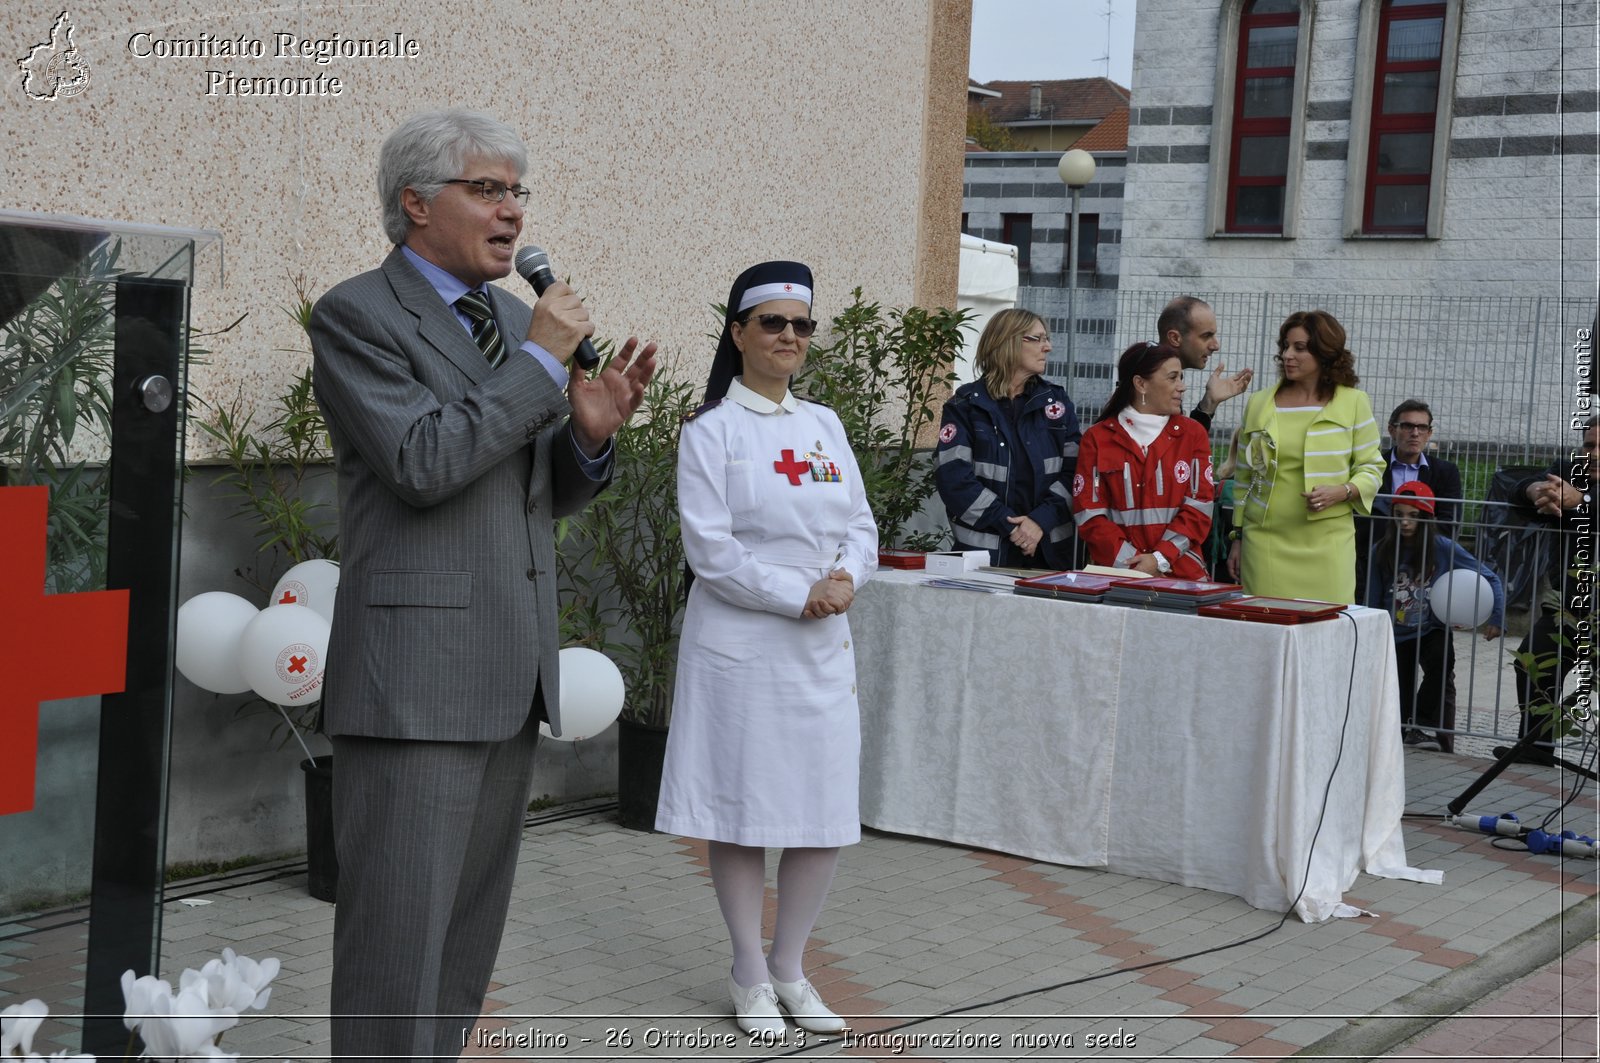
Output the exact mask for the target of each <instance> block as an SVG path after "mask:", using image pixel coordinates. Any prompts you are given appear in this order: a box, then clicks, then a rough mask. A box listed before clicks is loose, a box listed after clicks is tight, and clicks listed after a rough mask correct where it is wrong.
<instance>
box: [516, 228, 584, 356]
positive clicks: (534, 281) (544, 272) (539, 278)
mask: <svg viewBox="0 0 1600 1063" xmlns="http://www.w3.org/2000/svg"><path fill="white" fill-rule="evenodd" d="M515 261H516V264H517V272H518V273H520V274H522V279H523V280H525V281H527V282H528V283H529V284H531V285H533V290H534V293H535V294H537V295H543V294H544V292H545V289H546V288H548V287H550V285H552V284H554V283H555V282H556V275H555V274H554V273H551V272H550V255H549V254H548V253H547V252H546V251H545V249H544V248H542V247H534V246H532V245H529V246H528V247H524V248H522V249H521V250H520V251H518V252H517V257H516V260H515ZM572 357H573V358H575V359H577V361H578V365H579V366H581V367H582V368H584V369H593V368H594V367H595V366H597V365H599V364H600V356H599V355H598V354H596V353H595V350H594V344H592V343H590V342H589V339H588V337H587V336H586V337H584V338H583V339H582V340H580V341H578V349H577V350H575V351H573V352H572Z"/></svg>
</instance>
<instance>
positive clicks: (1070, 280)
mask: <svg viewBox="0 0 1600 1063" xmlns="http://www.w3.org/2000/svg"><path fill="white" fill-rule="evenodd" d="M1056 173H1058V174H1060V175H1061V180H1062V183H1064V184H1065V185H1066V186H1067V189H1068V190H1069V191H1070V192H1071V193H1072V228H1071V232H1070V236H1069V237H1068V243H1067V258H1068V260H1069V261H1068V263H1067V386H1068V387H1069V388H1070V387H1071V386H1072V374H1073V373H1074V372H1076V370H1077V364H1076V362H1077V359H1076V354H1077V351H1076V345H1077V333H1078V308H1077V299H1078V200H1079V198H1080V196H1081V195H1082V193H1083V186H1084V185H1086V184H1088V183H1089V182H1090V181H1093V180H1094V156H1093V155H1090V154H1089V153H1088V152H1087V151H1084V150H1083V149H1082V148H1073V149H1072V150H1071V151H1068V152H1067V153H1066V154H1064V155H1062V156H1061V161H1060V162H1058V163H1056Z"/></svg>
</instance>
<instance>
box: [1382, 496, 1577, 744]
mask: <svg viewBox="0 0 1600 1063" xmlns="http://www.w3.org/2000/svg"><path fill="white" fill-rule="evenodd" d="M1386 500H1387V499H1386ZM1402 501H1403V499H1402ZM1469 513H1470V511H1469ZM1366 520H1367V525H1366V528H1365V529H1364V530H1365V532H1367V533H1368V534H1365V535H1363V536H1362V538H1363V539H1364V540H1365V545H1364V554H1363V556H1361V557H1360V558H1358V560H1357V570H1358V573H1359V576H1358V580H1357V589H1356V594H1357V601H1358V602H1361V603H1364V604H1366V605H1370V606H1372V607H1374V608H1384V607H1386V606H1389V607H1391V619H1393V614H1394V612H1395V611H1396V610H1397V609H1400V608H1404V607H1406V604H1407V600H1408V599H1410V596H1411V594H1413V593H1414V588H1413V589H1409V590H1407V589H1402V590H1401V591H1400V593H1399V594H1398V595H1396V594H1395V592H1394V589H1393V588H1394V580H1393V574H1394V572H1395V571H1396V569H1397V568H1400V567H1402V566H1400V565H1397V564H1396V561H1397V556H1398V553H1399V550H1398V544H1397V542H1396V537H1395V536H1392V535H1388V534H1386V532H1389V531H1390V530H1391V529H1393V530H1395V531H1398V529H1396V528H1395V520H1394V518H1393V517H1392V516H1391V515H1387V514H1374V515H1373V516H1372V517H1370V518H1367V519H1366ZM1435 530H1436V531H1438V532H1439V533H1441V534H1446V535H1447V536H1448V535H1449V533H1450V529H1447V528H1445V527H1442V526H1436V529H1435ZM1570 534H1574V533H1573V531H1571V530H1563V529H1562V528H1560V527H1556V526H1553V525H1549V524H1544V523H1527V522H1526V521H1525V520H1524V519H1523V518H1522V517H1521V515H1520V514H1519V513H1518V512H1516V511H1514V510H1512V509H1511V508H1510V507H1508V506H1506V505H1504V504H1502V503H1491V504H1490V505H1488V506H1485V507H1482V508H1481V509H1480V510H1479V511H1478V515H1477V516H1476V517H1472V516H1470V515H1469V517H1468V519H1466V520H1464V521H1462V522H1461V523H1460V524H1459V525H1458V526H1457V527H1456V528H1455V529H1454V535H1453V536H1450V537H1451V538H1453V541H1454V542H1455V543H1456V544H1458V545H1460V546H1461V547H1462V548H1463V549H1464V550H1466V551H1467V553H1469V554H1471V555H1472V557H1473V558H1475V559H1476V560H1478V561H1480V562H1482V563H1483V564H1484V565H1485V566H1486V567H1488V568H1489V569H1490V570H1491V571H1493V572H1494V573H1495V574H1496V576H1498V577H1499V580H1500V583H1501V586H1502V588H1503V592H1504V598H1505V619H1504V621H1503V623H1502V625H1501V632H1500V634H1499V635H1498V636H1497V637H1495V638H1493V639H1485V638H1484V637H1483V634H1482V631H1481V629H1474V630H1453V631H1452V630H1448V629H1446V630H1444V631H1440V630H1438V626H1437V625H1434V624H1427V625H1426V626H1427V627H1431V628H1433V629H1434V630H1433V633H1432V634H1431V635H1429V636H1427V637H1418V638H1397V640H1396V644H1395V652H1396V658H1397V661H1398V664H1399V666H1400V668H1399V671H1400V675H1401V676H1402V679H1401V682H1402V684H1403V685H1404V684H1405V683H1406V682H1407V679H1408V678H1409V681H1410V683H1411V686H1412V689H1413V690H1415V691H1416V693H1415V694H1414V695H1412V696H1410V697H1408V696H1406V693H1405V691H1404V686H1403V687H1402V699H1401V704H1402V710H1401V711H1402V719H1401V720H1398V721H1396V723H1397V725H1399V726H1402V727H1403V728H1405V729H1406V730H1407V731H1410V732H1423V735H1425V736H1426V737H1425V738H1424V740H1427V741H1432V740H1435V739H1434V735H1435V734H1436V733H1437V732H1441V731H1442V732H1444V736H1443V737H1444V743H1443V744H1444V746H1445V747H1446V748H1447V749H1448V748H1449V747H1450V746H1451V745H1452V744H1454V745H1455V751H1456V752H1474V753H1479V754H1483V755H1487V754H1488V753H1489V752H1490V751H1491V750H1492V748H1493V747H1495V746H1497V745H1509V744H1511V743H1512V742H1514V741H1515V740H1516V739H1517V738H1518V736H1519V733H1520V729H1521V726H1522V725H1521V718H1522V707H1523V704H1524V703H1526V702H1528V701H1530V700H1532V701H1535V702H1537V701H1538V700H1539V699H1538V697H1537V695H1536V694H1534V695H1528V694H1527V692H1526V691H1524V690H1522V689H1520V687H1519V677H1518V662H1517V656H1516V655H1517V653H1518V652H1519V651H1520V650H1522V649H1523V648H1524V638H1525V636H1526V635H1527V633H1528V631H1529V629H1530V628H1531V627H1532V626H1533V625H1534V624H1535V623H1536V622H1537V621H1538V620H1539V618H1540V617H1541V616H1545V617H1549V618H1551V619H1550V621H1549V622H1554V621H1555V618H1556V617H1557V616H1559V615H1560V614H1559V612H1558V611H1559V610H1560V609H1561V608H1563V606H1564V604H1565V603H1566V602H1567V601H1568V600H1569V593H1568V592H1569V591H1570V590H1571V589H1572V588H1571V581H1572V580H1574V579H1580V578H1584V577H1582V576H1581V575H1575V574H1574V573H1573V572H1570V571H1568V570H1567V569H1566V568H1565V567H1564V559H1565V558H1566V556H1567V555H1566V552H1565V551H1564V549H1563V546H1564V545H1565V544H1564V542H1563V540H1562V538H1561V537H1562V536H1563V535H1570ZM1386 551H1387V553H1386ZM1589 578H1591V579H1592V576H1591V577H1589ZM1428 582H1429V583H1432V581H1431V580H1429V581H1428ZM1369 587H1370V588H1372V590H1373V591H1374V594H1373V595H1369V594H1368V593H1367V591H1368V588H1369ZM1385 592H1388V600H1387V601H1385ZM1396 597H1398V598H1399V599H1400V600H1401V604H1400V606H1395V598H1396ZM1411 601H1412V603H1413V604H1420V600H1417V599H1411ZM1451 604H1452V603H1451V602H1450V601H1448V600H1446V601H1441V600H1440V598H1439V591H1438V590H1437V588H1435V589H1434V590H1433V593H1432V594H1431V595H1430V600H1429V601H1428V602H1427V603H1426V604H1425V605H1420V607H1421V608H1423V609H1425V610H1427V611H1428V612H1429V613H1432V614H1433V615H1439V613H1441V612H1443V614H1444V615H1446V616H1448V615H1450V614H1449V606H1450V605H1451ZM1459 604H1462V605H1464V604H1465V603H1459ZM1586 615H1587V616H1588V617H1589V618H1590V620H1591V622H1592V617H1593V612H1592V609H1591V610H1590V611H1589V612H1588V613H1587V614H1586ZM1396 628H1397V630H1401V629H1402V625H1400V624H1397V625H1396ZM1573 637H1574V638H1576V633H1575V632H1574V636H1573ZM1591 645H1592V644H1591ZM1548 649H1549V655H1548V656H1547V657H1543V658H1540V659H1539V661H1538V663H1537V665H1536V667H1537V668H1538V669H1540V670H1543V671H1544V672H1545V673H1546V674H1549V675H1560V676H1562V677H1563V679H1564V682H1563V683H1562V684H1561V686H1560V688H1559V689H1560V692H1561V694H1563V695H1567V696H1570V695H1572V694H1573V693H1574V692H1575V691H1576V690H1577V688H1578V687H1579V685H1580V684H1583V683H1585V682H1588V683H1589V684H1590V686H1591V689H1592V682H1593V680H1592V667H1593V661H1592V657H1591V658H1590V659H1589V664H1588V665H1587V666H1586V668H1577V667H1574V666H1575V665H1576V664H1577V663H1579V659H1578V654H1579V653H1580V652H1582V649H1581V645H1580V643H1578V642H1568V643H1564V644H1563V643H1559V642H1558V643H1556V644H1555V645H1554V646H1553V647H1548ZM1447 654H1448V656H1450V657H1452V658H1453V664H1452V665H1451V666H1450V667H1449V668H1448V670H1445V668H1444V664H1445V662H1444V657H1445V656H1446V655H1447ZM1429 672H1442V673H1443V675H1441V676H1440V678H1445V677H1448V680H1449V681H1446V682H1439V681H1435V682H1433V683H1429V682H1427V676H1428V673H1429ZM1586 676H1587V678H1586ZM1524 685H1525V683H1524ZM1593 734H1594V732H1593V726H1592V723H1590V724H1589V725H1587V726H1586V727H1580V729H1579V730H1578V731H1577V732H1576V733H1575V734H1574V735H1572V736H1569V737H1568V738H1567V739H1566V740H1565V741H1564V744H1565V745H1567V746H1569V747H1571V746H1574V745H1575V744H1581V743H1582V742H1585V741H1588V740H1591V739H1592V738H1593ZM1411 737H1413V738H1418V737H1423V736H1421V735H1417V734H1415V733H1413V734H1412V735H1411Z"/></svg>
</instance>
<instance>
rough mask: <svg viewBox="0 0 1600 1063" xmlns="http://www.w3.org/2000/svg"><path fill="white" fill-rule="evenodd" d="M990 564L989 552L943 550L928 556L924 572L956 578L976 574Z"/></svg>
mask: <svg viewBox="0 0 1600 1063" xmlns="http://www.w3.org/2000/svg"><path fill="white" fill-rule="evenodd" d="M988 563H989V551H987V550H941V551H939V552H937V553H931V554H929V555H928V562H927V564H926V565H924V566H923V570H924V571H925V572H927V573H928V574H929V575H932V576H956V575H960V574H961V573H963V572H974V571H976V570H978V569H980V568H982V567H983V566H984V565H987V564H988Z"/></svg>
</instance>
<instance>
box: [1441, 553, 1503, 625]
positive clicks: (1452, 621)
mask: <svg viewBox="0 0 1600 1063" xmlns="http://www.w3.org/2000/svg"><path fill="white" fill-rule="evenodd" d="M1428 608H1430V609H1432V610H1433V615H1434V616H1436V617H1438V618H1439V619H1440V621H1442V622H1443V623H1446V624H1449V625H1450V626H1451V627H1478V626H1480V625H1482V624H1483V622H1484V621H1486V620H1488V619H1489V614H1490V613H1492V612H1494V588H1493V587H1491V586H1489V581H1488V580H1486V579H1484V578H1483V574H1482V573H1479V572H1474V571H1473V570H1472V569H1470V568H1454V569H1451V570H1450V571H1449V572H1446V573H1445V574H1444V575H1442V576H1440V577H1439V578H1438V579H1436V580H1434V581H1433V588H1432V589H1431V590H1429V591H1428Z"/></svg>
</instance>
